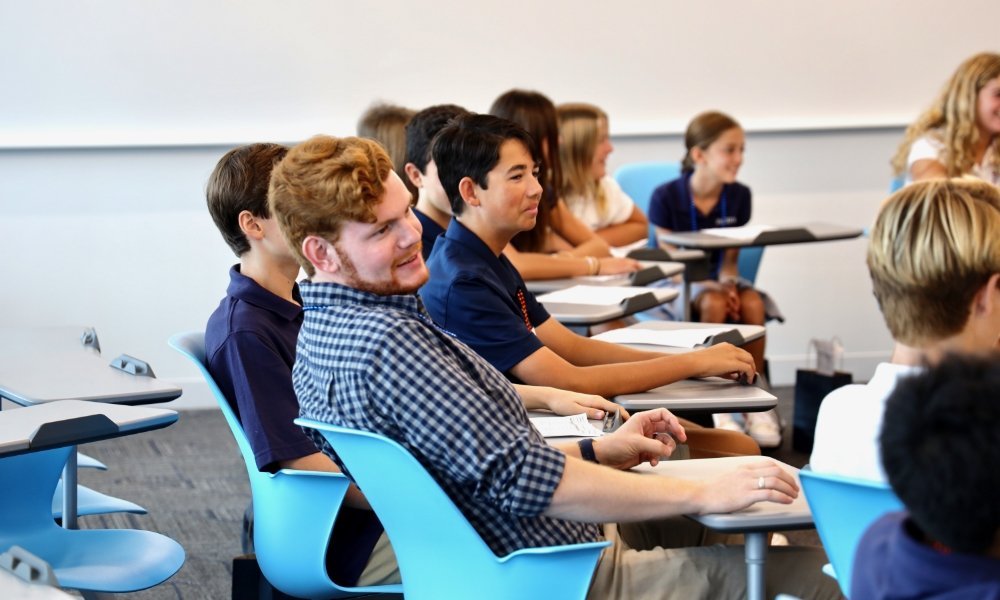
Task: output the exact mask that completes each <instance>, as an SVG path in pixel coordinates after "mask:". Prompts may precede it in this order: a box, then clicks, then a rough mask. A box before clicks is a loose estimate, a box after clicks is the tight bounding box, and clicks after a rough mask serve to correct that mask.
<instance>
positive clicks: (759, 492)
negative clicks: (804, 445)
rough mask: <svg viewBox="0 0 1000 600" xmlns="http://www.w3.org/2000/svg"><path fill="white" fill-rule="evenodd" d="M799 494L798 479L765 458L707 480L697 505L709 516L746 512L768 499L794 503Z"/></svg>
mask: <svg viewBox="0 0 1000 600" xmlns="http://www.w3.org/2000/svg"><path fill="white" fill-rule="evenodd" d="M761 484H763V486H762V485H761ZM798 495H799V486H798V484H796V483H795V478H794V477H792V476H791V475H790V474H788V472H786V471H785V470H784V469H783V468H781V467H780V466H778V464H777V463H775V462H774V461H771V460H766V459H762V460H760V461H754V462H753V463H751V464H746V465H743V466H741V467H739V468H738V469H736V470H734V471H730V472H729V473H725V474H723V475H720V476H719V477H716V478H715V479H711V480H708V481H706V482H705V483H704V486H703V487H702V489H701V490H700V492H699V493H698V495H697V496H696V500H695V502H696V504H697V505H698V512H699V513H700V514H703V515H706V514H712V513H728V512H733V511H737V510H742V509H744V508H746V507H748V506H752V505H754V504H756V503H758V502H763V501H765V500H766V501H770V502H778V503H780V504H791V502H792V500H794V499H795V498H797V497H798Z"/></svg>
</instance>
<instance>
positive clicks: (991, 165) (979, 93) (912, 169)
mask: <svg viewBox="0 0 1000 600" xmlns="http://www.w3.org/2000/svg"><path fill="white" fill-rule="evenodd" d="M892 166H893V168H894V169H895V173H896V175H897V176H899V175H905V177H906V181H907V183H909V182H911V181H920V180H922V179H934V178H942V177H960V176H962V175H971V176H972V177H976V178H978V179H982V180H984V181H988V182H990V183H992V184H993V185H1000V54H994V53H989V52H984V53H982V54H977V55H975V56H973V57H971V58H969V59H967V60H966V61H965V62H963V63H962V64H961V65H959V67H958V70H956V71H955V73H954V74H953V75H952V76H951V79H950V80H949V81H948V83H947V85H945V87H944V89H943V90H942V91H941V94H940V95H939V96H938V98H937V100H935V101H934V104H933V105H931V107H930V108H929V109H928V110H927V111H926V112H924V113H923V114H922V115H920V117H919V118H918V119H917V120H916V122H914V123H913V124H912V125H910V127H909V128H908V129H907V130H906V136H905V137H904V138H903V143H902V144H900V146H899V150H898V151H897V152H896V156H895V158H893V161H892Z"/></svg>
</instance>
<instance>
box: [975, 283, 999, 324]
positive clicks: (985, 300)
mask: <svg viewBox="0 0 1000 600" xmlns="http://www.w3.org/2000/svg"><path fill="white" fill-rule="evenodd" d="M972 310H973V312H974V313H975V314H981V315H985V316H989V315H992V314H994V313H995V312H996V311H1000V273H994V274H993V275H991V276H990V278H989V279H988V280H986V285H984V286H983V287H982V288H980V290H979V291H978V292H976V296H975V298H974V299H973V301H972Z"/></svg>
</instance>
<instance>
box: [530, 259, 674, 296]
mask: <svg viewBox="0 0 1000 600" xmlns="http://www.w3.org/2000/svg"><path fill="white" fill-rule="evenodd" d="M640 264H642V268H643V269H649V268H654V269H659V270H660V271H662V272H663V277H661V279H662V278H665V277H673V276H674V275H679V274H681V273H683V272H684V263H680V262H649V261H640ZM631 275H632V274H631V273H623V274H621V275H593V276H583V277H564V278H562V279H536V280H533V281H525V282H524V285H525V286H527V288H528V291H529V292H531V293H533V294H542V293H545V292H554V291H556V290H562V289H566V288H568V287H570V286H574V285H619V286H624V285H632V282H631Z"/></svg>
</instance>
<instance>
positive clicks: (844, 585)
mask: <svg viewBox="0 0 1000 600" xmlns="http://www.w3.org/2000/svg"><path fill="white" fill-rule="evenodd" d="M799 477H800V479H801V481H802V490H803V492H804V493H805V495H806V501H807V502H808V503H809V509H810V510H811V511H812V515H813V521H814V522H815V523H816V530H817V531H818V532H819V537H820V540H822V542H823V548H825V549H826V555H827V557H828V558H829V559H830V563H831V564H832V565H833V570H834V572H835V574H836V577H837V583H838V584H839V585H840V589H841V591H842V592H843V594H844V595H845V596H847V595H848V593H849V592H850V591H851V572H852V569H853V566H854V553H855V550H856V549H857V547H858V541H860V540H861V535H862V534H863V533H864V532H865V530H866V529H868V526H869V525H871V524H872V523H873V522H874V521H875V520H876V519H878V518H879V517H881V516H882V515H884V514H885V513H887V512H890V511H894V510H900V509H902V508H903V503H902V502H900V501H899V498H897V497H896V494H895V493H893V491H892V489H891V488H890V487H889V486H888V485H886V484H884V483H879V482H874V481H865V480H862V479H853V478H850V477H841V476H838V475H827V474H823V473H815V472H813V471H812V470H810V469H809V468H808V467H806V468H804V469H802V470H801V471H799Z"/></svg>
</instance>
